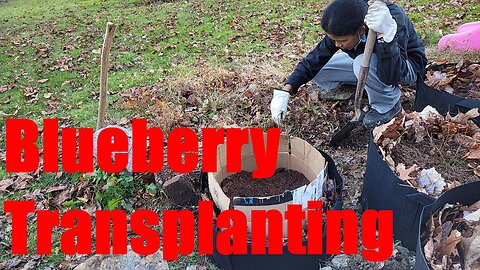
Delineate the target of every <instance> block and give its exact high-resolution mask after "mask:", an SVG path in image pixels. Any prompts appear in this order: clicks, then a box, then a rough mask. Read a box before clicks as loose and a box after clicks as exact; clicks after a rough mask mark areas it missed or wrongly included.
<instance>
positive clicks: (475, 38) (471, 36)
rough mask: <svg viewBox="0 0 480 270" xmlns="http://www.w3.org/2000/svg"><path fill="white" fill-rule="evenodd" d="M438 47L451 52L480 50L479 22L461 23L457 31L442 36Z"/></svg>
mask: <svg viewBox="0 0 480 270" xmlns="http://www.w3.org/2000/svg"><path fill="white" fill-rule="evenodd" d="M438 49H440V50H450V51H453V52H466V51H480V22H473V23H467V24H464V25H461V26H460V27H459V28H458V29H457V33H455V34H450V35H446V36H443V37H442V38H441V39H440V41H438Z"/></svg>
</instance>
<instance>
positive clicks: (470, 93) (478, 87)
mask: <svg viewBox="0 0 480 270" xmlns="http://www.w3.org/2000/svg"><path fill="white" fill-rule="evenodd" d="M425 76H426V77H425V84H427V85H428V86H431V87H433V88H435V89H437V90H440V91H445V92H447V93H449V94H452V95H455V96H460V97H466V98H473V99H480V64H478V63H472V62H470V61H463V60H462V61H460V62H459V63H457V64H456V65H455V64H432V65H430V66H429V67H428V68H427V70H426V73H425Z"/></svg>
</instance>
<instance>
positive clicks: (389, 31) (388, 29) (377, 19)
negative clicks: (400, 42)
mask: <svg viewBox="0 0 480 270" xmlns="http://www.w3.org/2000/svg"><path fill="white" fill-rule="evenodd" d="M368 3H369V6H368V11H367V15H366V16H365V24H366V25H367V26H368V28H369V29H372V30H373V31H375V32H377V37H378V38H383V40H384V41H385V42H387V43H388V42H391V41H392V40H393V38H394V37H395V34H396V33H397V23H396V22H395V20H394V19H393V18H392V14H390V10H389V9H388V7H387V5H386V4H385V3H383V2H381V1H368Z"/></svg>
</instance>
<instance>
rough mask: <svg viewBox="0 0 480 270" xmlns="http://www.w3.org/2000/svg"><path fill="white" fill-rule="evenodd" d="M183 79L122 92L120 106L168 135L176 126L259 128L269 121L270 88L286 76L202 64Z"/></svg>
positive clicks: (265, 68)
mask: <svg viewBox="0 0 480 270" xmlns="http://www.w3.org/2000/svg"><path fill="white" fill-rule="evenodd" d="M197 65H198V68H194V69H193V71H192V72H191V73H189V74H186V75H185V76H184V77H182V78H176V79H174V80H160V82H159V83H157V84H155V85H153V86H150V87H141V88H132V89H128V90H126V91H124V92H123V93H122V94H121V95H122V98H121V99H120V100H119V103H120V104H119V106H121V107H122V108H126V109H131V110H133V111H135V112H136V114H137V115H136V117H148V118H149V119H151V120H150V121H151V122H152V125H155V126H158V127H160V128H162V130H164V131H169V130H170V129H171V128H173V127H178V126H199V125H200V126H210V127H227V126H234V125H237V126H264V124H265V122H266V121H265V120H266V119H267V120H269V119H270V111H269V103H270V100H271V94H272V87H274V86H277V85H278V82H280V81H282V80H283V79H285V76H286V74H285V73H284V72H283V71H282V70H281V69H280V68H279V67H278V66H275V65H271V64H267V63H264V64H261V63H260V64H258V63H257V64H255V65H245V66H242V68H241V69H239V68H232V69H224V68H217V67H211V66H208V65H206V64H205V63H204V62H203V61H201V59H199V61H198V63H196V64H195V67H197Z"/></svg>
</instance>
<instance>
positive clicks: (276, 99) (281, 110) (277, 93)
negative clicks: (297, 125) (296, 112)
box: [270, 89, 290, 126]
mask: <svg viewBox="0 0 480 270" xmlns="http://www.w3.org/2000/svg"><path fill="white" fill-rule="evenodd" d="M289 99H290V93H288V92H287V91H284V90H278V89H274V90H273V98H272V102H271V103H270V111H271V112H272V119H273V121H275V123H276V124H277V125H278V126H282V122H283V120H284V119H285V116H286V115H287V105H288V100H289Z"/></svg>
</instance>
